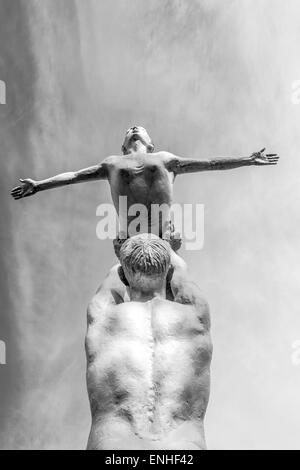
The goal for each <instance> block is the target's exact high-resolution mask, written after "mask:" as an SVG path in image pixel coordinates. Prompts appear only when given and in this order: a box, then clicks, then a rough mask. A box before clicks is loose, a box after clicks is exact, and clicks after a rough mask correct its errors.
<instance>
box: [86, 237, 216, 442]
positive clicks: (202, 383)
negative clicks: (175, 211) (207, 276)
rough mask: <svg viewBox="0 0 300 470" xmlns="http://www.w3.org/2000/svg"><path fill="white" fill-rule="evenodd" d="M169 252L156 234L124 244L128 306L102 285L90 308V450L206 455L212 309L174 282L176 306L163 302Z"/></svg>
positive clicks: (111, 286) (189, 287)
mask: <svg viewBox="0 0 300 470" xmlns="http://www.w3.org/2000/svg"><path fill="white" fill-rule="evenodd" d="M170 252H171V249H170V246H169V244H168V243H166V242H165V241H164V240H161V239H160V238H158V237H156V236H155V235H151V234H143V235H137V236H135V237H132V238H129V239H128V240H127V241H125V242H124V244H123V245H122V246H121V249H120V261H121V269H119V271H122V275H123V276H125V278H126V280H127V284H128V286H129V287H128V290H129V298H130V302H125V303H123V302H122V300H121V299H122V297H123V296H124V294H123V293H122V292H120V290H121V291H122V285H121V281H120V280H119V284H118V282H116V280H113V281H112V280H111V279H110V278H107V279H106V280H105V281H104V283H103V284H102V286H101V287H100V289H99V291H98V292H97V294H96V295H95V297H94V298H93V300H92V302H91V304H90V306H89V309H88V330H87V336H86V353H87V385H88V392H89V398H90V405H91V413H92V428H91V433H90V437H89V441H88V449H89V450H99V449H102V450H106V449H110V450H111V449H113V450H120V449H123V450H125V449H136V450H139V449H150V450H151V449H186V450H193V449H194V450H196V449H198V450H202V449H205V448H206V444H205V436H204V425H203V420H204V416H205V411H206V408H207V404H208V398H209V388H210V362H211V355H212V344H211V338H210V317H209V310H208V305H207V303H206V302H205V300H204V299H203V298H202V296H201V294H200V292H199V289H198V287H197V286H196V285H195V284H193V283H191V282H189V281H187V280H186V278H185V277H184V278H182V279H173V280H171V287H172V289H173V295H174V300H175V301H174V302H170V301H168V300H166V279H167V274H168V271H169V268H170V260H171V255H170ZM177 275H178V273H177ZM123 288H125V286H123Z"/></svg>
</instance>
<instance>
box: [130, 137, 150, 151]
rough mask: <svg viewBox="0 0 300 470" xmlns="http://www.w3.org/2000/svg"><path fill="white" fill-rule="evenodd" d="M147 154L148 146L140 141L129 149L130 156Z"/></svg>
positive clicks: (135, 142)
mask: <svg viewBox="0 0 300 470" xmlns="http://www.w3.org/2000/svg"><path fill="white" fill-rule="evenodd" d="M147 152H148V149H147V146H146V145H145V144H144V143H143V142H141V141H140V140H135V141H134V142H132V143H131V144H130V147H129V148H128V153H129V154H133V153H147Z"/></svg>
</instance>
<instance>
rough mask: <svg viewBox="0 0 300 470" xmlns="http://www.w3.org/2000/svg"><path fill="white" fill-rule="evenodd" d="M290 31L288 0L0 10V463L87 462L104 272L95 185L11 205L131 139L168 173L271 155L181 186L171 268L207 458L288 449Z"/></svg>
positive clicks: (292, 214) (297, 329)
mask: <svg viewBox="0 0 300 470" xmlns="http://www.w3.org/2000/svg"><path fill="white" fill-rule="evenodd" d="M299 24H300V5H299V2H298V1H297V0H251V1H250V0H150V1H149V0H148V1H146V0H101V2H100V1H99V0H0V79H1V80H4V81H5V82H6V85H7V104H6V105H0V120H1V122H0V137H1V175H2V177H1V183H0V191H1V253H0V263H1V273H2V274H1V281H0V293H1V316H0V340H3V341H5V342H6V346H7V365H6V366H4V365H1V366H0V448H4V449H10V448H15V449H54V448H60V449H82V448H84V447H85V445H86V441H87V436H88V432H89V426H90V413H89V405H88V399H87V394H86V388H85V356H84V347H83V344H84V334H85V325H86V318H85V317H86V313H85V312H86V305H87V303H88V301H89V300H90V298H91V297H92V295H93V293H94V291H95V290H96V289H97V287H98V285H99V284H100V282H101V280H102V279H103V277H104V276H105V273H106V272H107V271H108V269H109V268H110V267H111V266H112V264H113V263H114V262H115V259H114V254H113V249H112V243H111V242H110V241H109V240H106V241H100V240H98V239H97V237H96V225H97V222H98V219H97V217H96V208H97V206H98V204H100V203H101V202H105V203H107V202H110V193H109V188H108V185H107V183H106V182H96V183H90V184H85V185H80V186H75V187H68V188H64V189H58V190H56V191H52V192H51V191H49V192H47V193H42V194H39V195H38V196H36V197H33V198H29V199H25V200H23V201H19V202H15V201H13V200H12V199H11V198H10V196H9V191H10V189H11V187H12V186H15V185H16V183H17V181H18V178H19V177H32V178H35V179H43V178H46V177H49V176H51V175H53V174H56V173H59V172H63V171H68V170H75V169H79V168H83V167H86V166H89V165H92V164H95V163H97V162H99V161H101V160H102V159H104V158H105V157H106V156H108V155H110V154H116V153H118V152H119V151H120V147H121V143H122V139H123V134H124V132H125V130H126V129H127V128H128V127H129V126H130V125H132V124H140V125H142V126H144V127H146V128H147V129H148V130H149V132H150V134H151V135H152V137H153V140H154V142H155V144H156V147H157V149H165V150H169V151H172V152H174V153H176V154H177V155H181V156H186V157H194V158H205V157H207V156H210V155H228V156H229V155H237V156H240V155H245V156H247V155H250V154H251V153H252V152H254V151H258V150H260V149H261V148H262V147H267V149H268V150H270V151H272V152H278V153H279V154H280V155H281V160H280V164H279V165H278V166H277V167H268V168H260V167H251V168H249V167H247V168H240V169H236V170H232V171H228V172H211V173H201V174H194V175H186V176H182V177H180V178H178V180H177V181H176V187H175V202H180V203H194V204H195V203H201V204H204V205H205V244H204V248H203V250H201V251H198V252H191V251H185V250H184V249H183V250H182V251H181V254H182V256H183V257H184V258H185V260H186V261H187V263H188V265H189V268H190V272H191V275H192V276H193V277H194V279H195V280H196V281H197V282H198V283H199V285H200V286H201V288H202V290H203V292H204V294H205V296H206V298H207V299H208V302H209V304H210V307H211V314H212V334H213V340H214V358H213V363H212V391H211V400H210V404H209V408H208V412H207V417H206V434H207V444H208V447H209V448H210V449H243V448H247V449H264V448H267V449H278V448H283V449H289V448H294V449H299V448H300V364H299V365H298V366H297V364H296V361H295V360H294V361H293V351H294V350H293V344H294V343H295V342H296V341H298V340H300V311H299V283H300V268H299V266H300V250H299V248H300V247H299V228H300V213H299V203H300V190H299V171H300V157H299V148H300V133H299V118H300V104H298V105H297V100H293V99H292V86H293V83H294V82H295V81H296V80H300V56H299V50H298V47H299V44H300V28H299ZM294 359H295V358H294Z"/></svg>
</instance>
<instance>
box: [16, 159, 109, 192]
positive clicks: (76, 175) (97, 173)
mask: <svg viewBox="0 0 300 470" xmlns="http://www.w3.org/2000/svg"><path fill="white" fill-rule="evenodd" d="M107 176H108V171H107V164H106V162H105V161H104V162H103V163H101V164H99V165H95V166H91V167H89V168H85V169H84V170H80V171H72V172H69V173H61V174H59V175H56V176H53V177H52V178H48V179H46V180H42V181H35V180H32V179H25V180H23V179H20V181H21V183H22V185H21V186H17V187H16V188H14V189H13V190H12V191H11V195H12V197H13V198H14V199H16V200H18V199H22V198H24V197H28V196H32V195H33V194H35V193H37V192H39V191H45V190H46V189H53V188H59V187H61V186H66V185H69V184H77V183H84V182H86V181H95V180H100V179H106V178H107Z"/></svg>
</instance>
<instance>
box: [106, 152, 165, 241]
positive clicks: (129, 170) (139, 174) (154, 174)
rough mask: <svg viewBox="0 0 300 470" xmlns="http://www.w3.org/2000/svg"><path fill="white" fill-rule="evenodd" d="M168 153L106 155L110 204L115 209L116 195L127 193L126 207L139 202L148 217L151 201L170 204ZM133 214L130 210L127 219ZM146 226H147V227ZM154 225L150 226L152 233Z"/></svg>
mask: <svg viewBox="0 0 300 470" xmlns="http://www.w3.org/2000/svg"><path fill="white" fill-rule="evenodd" d="M169 160H170V154H168V153H167V152H158V153H146V154H145V153H134V154H130V155H125V156H122V157H120V156H112V157H109V158H108V159H106V161H105V164H106V166H107V172H108V180H109V183H110V187H111V194H112V198H113V202H114V205H115V207H116V209H117V212H119V197H120V196H126V197H127V207H128V208H130V207H131V206H132V205H134V204H143V205H144V206H145V207H146V208H147V210H148V214H149V217H150V216H151V205H152V204H158V205H162V204H166V205H167V206H169V207H170V206H171V203H172V197H173V182H174V174H173V173H172V172H170V171H169V170H168V162H169ZM135 217H136V214H133V216H132V217H129V218H128V223H130V221H131V220H133V219H134V218H135ZM149 228H150V227H149ZM154 229H155V227H152V230H151V231H152V233H154Z"/></svg>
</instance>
